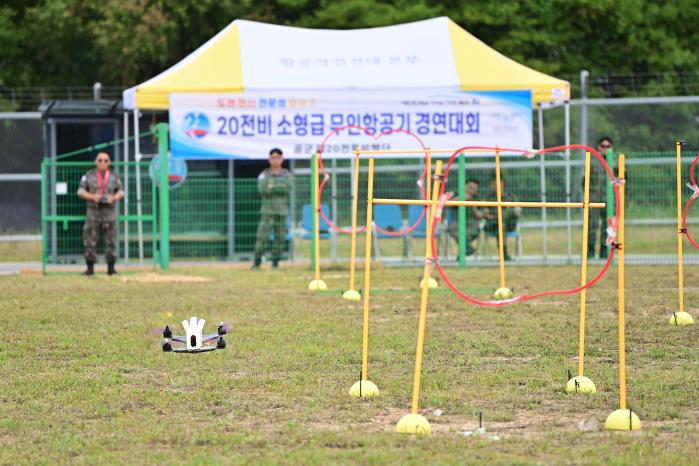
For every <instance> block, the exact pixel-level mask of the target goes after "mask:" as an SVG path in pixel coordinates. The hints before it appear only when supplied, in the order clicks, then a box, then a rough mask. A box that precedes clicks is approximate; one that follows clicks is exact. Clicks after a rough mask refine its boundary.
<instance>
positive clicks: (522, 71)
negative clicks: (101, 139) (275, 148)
mask: <svg viewBox="0 0 699 466" xmlns="http://www.w3.org/2000/svg"><path fill="white" fill-rule="evenodd" d="M439 87H445V88H451V89H453V88H460V89H461V90H464V91H482V90H506V89H507V90H510V89H511V90H516V89H526V90H531V91H532V103H533V104H534V105H536V104H539V103H550V102H559V101H566V100H568V99H569V96H570V84H569V83H568V82H567V81H564V80H560V79H557V78H554V77H551V76H548V75H546V74H544V73H541V72H538V71H535V70H533V69H531V68H527V67H526V66H524V65H522V64H520V63H517V62H515V61H514V60H511V59H509V58H507V57H506V56H504V55H502V54H501V53H499V52H497V51H496V50H493V49H492V48H490V47H488V46H487V45H486V44H484V43H483V42H481V41H480V40H478V39H477V38H476V37H474V36H473V35H471V34H469V33H468V32H467V31H465V30H464V29H462V28H461V27H460V26H459V25H457V24H456V23H454V22H453V21H452V20H450V19H449V18H446V17H440V18H434V19H428V20H424V21H417V22H414V23H407V24H400V25H396V26H386V27H379V28H371V29H355V30H346V31H337V30H327V29H304V28H295V27H288V26H277V25H271V24H265V23H258V22H253V21H245V20H235V21H233V22H232V23H231V24H229V25H228V26H226V28H224V29H223V30H222V31H220V32H219V33H218V34H216V35H215V36H214V37H212V38H211V39H210V40H209V41H207V42H206V43H205V44H204V45H202V46H201V47H199V48H198V49H197V50H195V51H194V52H192V53H191V54H190V55H189V56H187V57H186V58H185V59H183V60H182V61H180V62H179V63H177V64H176V65H174V66H172V67H171V68H169V69H167V70H165V71H163V72H162V73H160V74H159V75H157V76H155V77H154V78H152V79H149V80H148V81H146V82H144V83H142V84H139V85H137V86H135V87H132V88H130V89H127V90H126V91H124V106H125V108H129V109H134V108H139V109H152V110H159V109H168V108H169V95H170V94H172V93H184V92H242V91H244V90H275V89H284V90H294V89H315V90H322V89H329V90H330V89H332V90H340V89H347V90H352V89H367V90H368V89H374V90H375V89H388V88H390V89H401V88H404V89H411V88H433V89H434V88H439Z"/></svg>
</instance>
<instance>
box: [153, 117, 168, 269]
mask: <svg viewBox="0 0 699 466" xmlns="http://www.w3.org/2000/svg"><path fill="white" fill-rule="evenodd" d="M156 134H157V137H158V160H159V161H160V183H159V184H160V186H159V188H160V268H161V269H163V270H168V269H169V268H170V181H169V179H168V174H169V167H168V165H169V164H168V152H169V149H168V127H167V123H158V124H157V125H156Z"/></svg>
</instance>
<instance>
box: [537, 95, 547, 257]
mask: <svg viewBox="0 0 699 466" xmlns="http://www.w3.org/2000/svg"><path fill="white" fill-rule="evenodd" d="M543 148H544V107H543V106H542V105H541V104H539V149H543ZM539 179H540V182H539V183H540V188H541V202H546V157H545V156H544V155H541V158H540V159H539ZM541 224H542V238H543V239H542V244H541V247H542V249H541V252H542V255H543V258H544V262H546V258H547V256H548V253H547V251H548V235H547V233H548V232H547V228H546V207H542V209H541Z"/></svg>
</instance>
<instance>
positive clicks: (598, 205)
mask: <svg viewBox="0 0 699 466" xmlns="http://www.w3.org/2000/svg"><path fill="white" fill-rule="evenodd" d="M374 204H396V205H430V204H437V203H436V202H432V201H424V200H417V199H385V198H381V197H377V198H374ZM444 205H445V206H447V207H458V206H465V207H497V206H498V202H497V201H447V202H445V203H444ZM500 205H502V206H503V207H525V208H540V207H546V208H549V209H551V208H552V209H568V208H572V209H582V208H583V207H585V205H584V203H582V202H548V201H547V202H538V201H535V202H528V201H502V202H500ZM606 206H607V204H605V203H604V202H590V209H604V208H605V207H606Z"/></svg>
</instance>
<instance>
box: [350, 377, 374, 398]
mask: <svg viewBox="0 0 699 466" xmlns="http://www.w3.org/2000/svg"><path fill="white" fill-rule="evenodd" d="M349 394H350V396H353V397H355V398H373V397H375V396H378V395H379V387H377V386H376V385H375V384H374V382H371V381H369V380H360V381H358V382H355V383H354V385H352V387H351V388H350V389H349Z"/></svg>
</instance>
